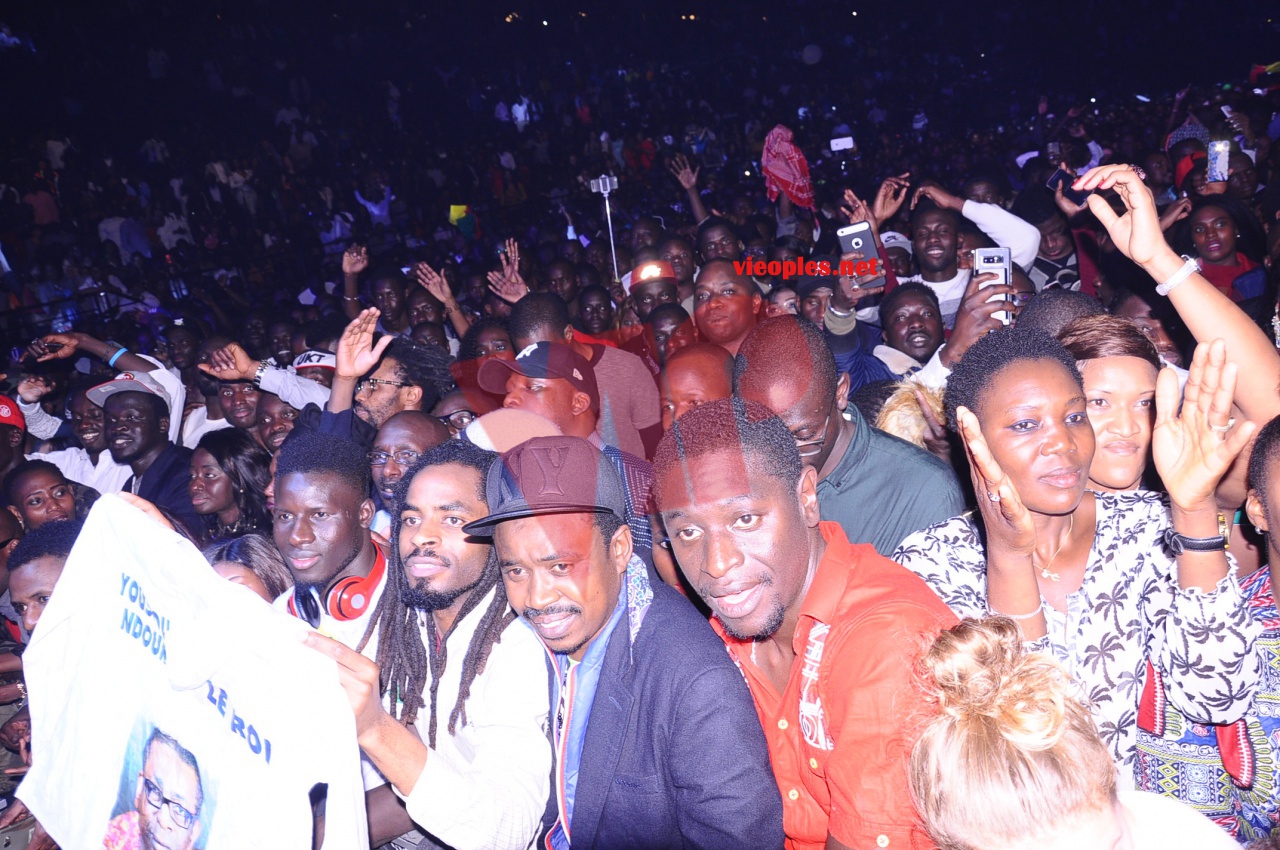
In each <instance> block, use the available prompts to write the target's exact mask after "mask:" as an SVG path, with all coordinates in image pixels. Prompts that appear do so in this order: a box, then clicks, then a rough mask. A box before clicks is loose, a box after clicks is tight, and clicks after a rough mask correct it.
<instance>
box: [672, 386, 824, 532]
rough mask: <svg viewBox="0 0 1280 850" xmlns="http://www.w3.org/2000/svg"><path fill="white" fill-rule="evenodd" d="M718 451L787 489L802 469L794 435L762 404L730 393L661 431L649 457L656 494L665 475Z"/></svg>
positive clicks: (795, 481) (698, 407)
mask: <svg viewBox="0 0 1280 850" xmlns="http://www.w3.org/2000/svg"><path fill="white" fill-rule="evenodd" d="M718 452H730V453H732V454H734V455H739V456H741V457H742V459H743V461H744V462H745V464H746V466H747V468H748V469H750V470H751V471H752V472H753V473H762V474H764V475H767V476H769V477H770V478H773V479H775V480H778V481H781V482H783V483H784V484H786V485H787V486H788V487H794V486H795V485H796V484H797V483H798V482H799V481H800V474H801V473H802V472H803V471H804V466H803V465H802V464H801V462H800V452H799V450H798V449H796V441H795V438H794V437H792V436H791V432H790V431H788V430H787V426H786V425H783V424H782V420H781V419H779V418H778V417H776V416H774V415H773V412H772V411H770V410H769V408H767V407H765V406H764V405H762V404H757V403H755V402H753V401H746V400H745V399H742V398H739V397H737V396H733V397H731V398H722V399H718V400H716V401H712V402H708V403H706V404H700V405H698V406H697V407H695V408H693V409H692V410H690V411H689V412H688V413H686V414H684V415H683V416H681V417H680V418H679V419H677V420H676V422H675V424H674V425H672V426H671V430H670V431H668V432H667V433H666V434H664V435H663V437H662V440H661V442H659V443H658V450H657V452H656V454H655V455H654V458H653V480H654V482H655V486H654V494H655V498H657V494H658V493H659V492H660V491H661V488H660V487H658V486H656V484H657V482H659V481H661V480H662V479H663V478H664V477H665V476H666V475H667V474H669V473H671V472H673V471H674V470H677V469H683V468H685V467H686V466H687V464H688V463H689V462H690V461H691V460H693V459H694V458H698V457H701V456H703V455H708V454H714V453H718ZM658 500H659V502H660V501H661V499H660V498H659V499H658ZM658 510H662V505H661V504H659V505H658Z"/></svg>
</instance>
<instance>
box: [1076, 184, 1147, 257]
mask: <svg viewBox="0 0 1280 850" xmlns="http://www.w3.org/2000/svg"><path fill="white" fill-rule="evenodd" d="M1073 186H1074V187H1075V188H1076V189H1079V190H1080V191H1082V192H1087V191H1093V192H1095V194H1092V195H1090V196H1089V209H1090V210H1091V211H1092V212H1093V214H1094V216H1095V217H1096V218H1097V219H1098V221H1100V222H1102V226H1103V227H1105V228H1106V229H1107V233H1109V234H1110V235H1111V241H1112V242H1114V243H1115V245H1116V247H1117V248H1119V249H1120V253H1122V254H1124V255H1125V256H1126V257H1128V258H1129V259H1131V260H1133V261H1134V262H1135V263H1137V264H1138V265H1143V264H1144V263H1149V262H1151V260H1153V259H1155V257H1156V256H1157V254H1158V253H1159V252H1160V251H1161V250H1162V249H1163V250H1166V251H1167V250H1168V246H1167V245H1166V243H1165V241H1164V231H1162V230H1161V229H1160V217H1159V216H1158V215H1157V214H1156V201H1155V197H1154V196H1153V195H1152V194H1151V190H1150V189H1148V188H1147V185H1146V184H1145V183H1143V182H1142V178H1141V177H1139V176H1138V172H1136V171H1134V170H1133V168H1132V167H1131V166H1128V165H1102V166H1099V167H1098V168H1095V169H1093V170H1092V171H1090V172H1089V173H1088V174H1086V175H1085V176H1084V177H1081V178H1080V179H1079V180H1077V181H1076V182H1075V183H1074V184H1073ZM1105 189H1115V190H1116V194H1118V195H1119V196H1120V200H1122V201H1124V206H1125V213H1124V215H1116V213H1115V210H1113V209H1111V205H1110V204H1109V203H1107V202H1106V200H1105V199H1103V198H1102V197H1101V196H1100V195H1098V194H1096V192H1100V191H1102V190H1105Z"/></svg>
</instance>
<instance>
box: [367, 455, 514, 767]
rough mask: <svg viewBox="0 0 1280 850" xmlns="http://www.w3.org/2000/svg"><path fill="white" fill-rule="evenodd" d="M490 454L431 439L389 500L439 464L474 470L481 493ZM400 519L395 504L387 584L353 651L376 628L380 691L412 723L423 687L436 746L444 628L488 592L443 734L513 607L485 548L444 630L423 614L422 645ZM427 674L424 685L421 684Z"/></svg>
mask: <svg viewBox="0 0 1280 850" xmlns="http://www.w3.org/2000/svg"><path fill="white" fill-rule="evenodd" d="M496 458H497V455H496V454H495V453H493V452H489V451H485V450H484V449H481V448H479V447H477V446H474V445H472V444H470V443H464V442H461V441H459V440H447V441H446V442H444V443H442V444H441V445H439V446H436V447H435V448H433V449H431V450H429V451H427V452H425V453H423V455H422V457H420V458H419V459H418V461H417V463H415V464H414V465H413V467H412V468H410V469H409V471H408V472H406V473H405V475H404V477H403V478H401V479H400V483H399V484H398V485H397V486H396V491H395V500H394V504H395V505H397V506H398V505H402V504H404V501H405V498H406V497H407V495H408V492H409V487H410V485H411V484H412V482H413V480H414V478H416V477H417V475H418V473H419V472H421V471H422V470H424V469H427V468H429V467H434V466H442V465H444V464H459V465H461V466H467V467H471V468H472V469H475V470H476V471H477V472H478V473H479V474H480V488H479V489H480V497H481V500H482V501H483V499H484V481H485V476H486V475H487V473H488V470H489V467H490V465H491V464H492V463H493V461H494V460H495V459H496ZM403 526H404V523H403V520H402V518H401V514H400V511H399V509H397V510H395V511H394V512H393V519H392V524H391V553H390V558H389V563H388V564H387V587H386V590H385V591H384V592H383V594H382V598H381V599H379V600H378V605H377V608H376V609H375V610H374V612H373V616H372V617H371V618H370V621H369V627H368V629H367V630H366V631H365V634H364V637H363V638H362V639H361V641H360V645H359V646H357V647H356V650H357V651H361V650H363V649H364V647H365V645H366V644H367V643H368V642H369V640H370V638H371V636H372V634H373V632H374V630H375V629H376V630H377V631H378V647H377V658H376V660H377V663H378V667H379V668H380V670H381V672H380V674H379V678H380V681H379V689H380V693H381V694H382V695H383V696H386V695H387V694H391V695H392V696H393V697H394V699H393V700H392V702H393V703H394V705H393V708H392V714H393V716H394V717H395V718H396V719H397V720H399V721H400V722H401V723H403V724H404V725H405V726H410V725H412V724H413V723H414V722H415V721H416V720H417V718H418V711H419V709H421V708H422V707H423V706H424V705H427V702H426V700H424V699H423V693H424V691H425V692H427V693H428V695H429V699H430V705H429V708H430V711H431V715H430V722H429V724H428V732H427V746H429V747H433V748H434V747H435V745H436V693H437V691H438V689H439V687H440V680H441V679H443V678H444V671H445V665H446V664H447V663H448V660H449V659H448V650H447V643H446V641H447V640H448V637H449V634H452V632H453V629H455V628H457V627H458V623H460V622H462V621H463V620H464V619H465V618H466V617H467V615H468V614H470V613H471V612H472V611H474V610H475V609H476V608H477V607H478V606H479V605H480V603H481V601H483V600H484V599H485V597H486V596H488V595H489V593H490V591H492V592H493V597H492V599H490V601H489V605H488V607H487V608H486V609H485V611H484V613H483V614H482V615H481V618H480V623H479V624H478V625H477V626H476V631H475V635H474V636H472V638H471V643H470V644H469V645H468V646H467V652H466V654H465V655H464V656H463V659H462V682H461V685H460V687H459V688H458V700H457V702H456V703H455V704H454V706H453V709H452V711H450V713H449V727H448V728H449V734H451V735H452V734H454V733H455V732H456V731H457V728H458V726H459V724H463V725H465V724H466V718H467V714H466V702H467V698H468V697H469V696H470V695H471V685H472V683H473V682H474V681H475V678H476V676H478V675H479V674H480V673H482V672H484V668H485V664H486V663H487V662H488V660H489V654H490V653H491V652H492V650H493V647H494V645H495V644H496V643H498V642H499V641H500V640H501V639H502V633H503V632H504V631H505V630H506V628H507V626H508V625H510V624H511V623H512V622H514V620H515V613H514V612H513V611H512V610H511V606H510V605H509V604H508V602H507V593H506V588H505V587H504V585H503V583H502V581H501V577H500V573H499V571H498V559H497V555H496V554H494V552H493V550H492V549H490V552H489V559H488V562H487V563H486V564H485V568H484V572H482V573H481V575H480V579H479V580H478V581H477V582H476V584H475V585H474V586H472V587H471V589H470V590H469V591H467V594H468V595H467V600H466V602H464V603H463V605H462V609H461V610H460V611H459V612H458V616H457V618H456V619H455V620H454V621H453V626H452V627H451V628H450V630H449V633H447V634H444V635H438V634H436V629H435V620H434V619H433V618H432V617H430V616H429V615H426V622H427V623H428V624H429V626H430V628H431V634H432V636H433V637H434V638H435V640H432V641H430V642H429V645H424V644H423V640H422V628H421V618H422V617H423V616H424V614H423V612H421V611H420V610H419V609H417V608H415V607H413V606H412V605H409V604H408V603H406V602H405V598H406V596H407V595H408V594H409V593H410V592H411V591H412V590H413V588H412V586H411V585H410V584H409V578H408V576H406V575H405V571H404V559H403V558H402V557H401V555H400V547H399V545H398V544H399V540H400V531H401V529H402V528H403ZM428 680H429V684H428Z"/></svg>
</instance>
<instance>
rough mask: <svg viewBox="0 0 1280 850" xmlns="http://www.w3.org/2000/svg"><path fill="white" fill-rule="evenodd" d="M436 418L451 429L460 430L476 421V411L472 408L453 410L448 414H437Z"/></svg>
mask: <svg viewBox="0 0 1280 850" xmlns="http://www.w3.org/2000/svg"><path fill="white" fill-rule="evenodd" d="M436 418H437V419H439V420H440V421H441V422H443V423H444V424H445V425H448V426H449V427H450V428H452V429H453V430H455V431H461V430H462V429H463V428H465V427H467V426H468V425H470V424H471V423H472V422H475V421H476V413H475V411H474V410H455V411H454V412H453V413H450V414H449V415H448V416H437V417H436Z"/></svg>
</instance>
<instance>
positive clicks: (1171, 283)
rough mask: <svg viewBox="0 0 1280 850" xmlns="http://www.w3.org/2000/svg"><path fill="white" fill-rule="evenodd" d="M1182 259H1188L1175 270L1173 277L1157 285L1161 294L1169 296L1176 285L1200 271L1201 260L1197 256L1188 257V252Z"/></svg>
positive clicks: (1157, 290)
mask: <svg viewBox="0 0 1280 850" xmlns="http://www.w3.org/2000/svg"><path fill="white" fill-rule="evenodd" d="M1182 259H1184V260H1186V262H1185V263H1183V264H1182V268H1180V269H1178V270H1177V271H1176V272H1174V273H1173V277H1171V278H1169V279H1168V280H1166V281H1165V282H1164V283H1162V284H1160V285H1159V286H1157V287H1156V292H1158V293H1160V294H1161V295H1165V296H1167V295H1168V294H1169V293H1170V292H1172V291H1173V289H1174V287H1176V286H1177V285H1178V284H1180V283H1182V282H1183V281H1184V280H1186V279H1187V278H1189V277H1191V276H1192V275H1193V274H1195V273H1196V272H1198V271H1200V261H1199V260H1197V259H1196V258H1195V257H1188V256H1187V255H1186V254H1183V255H1182Z"/></svg>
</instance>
